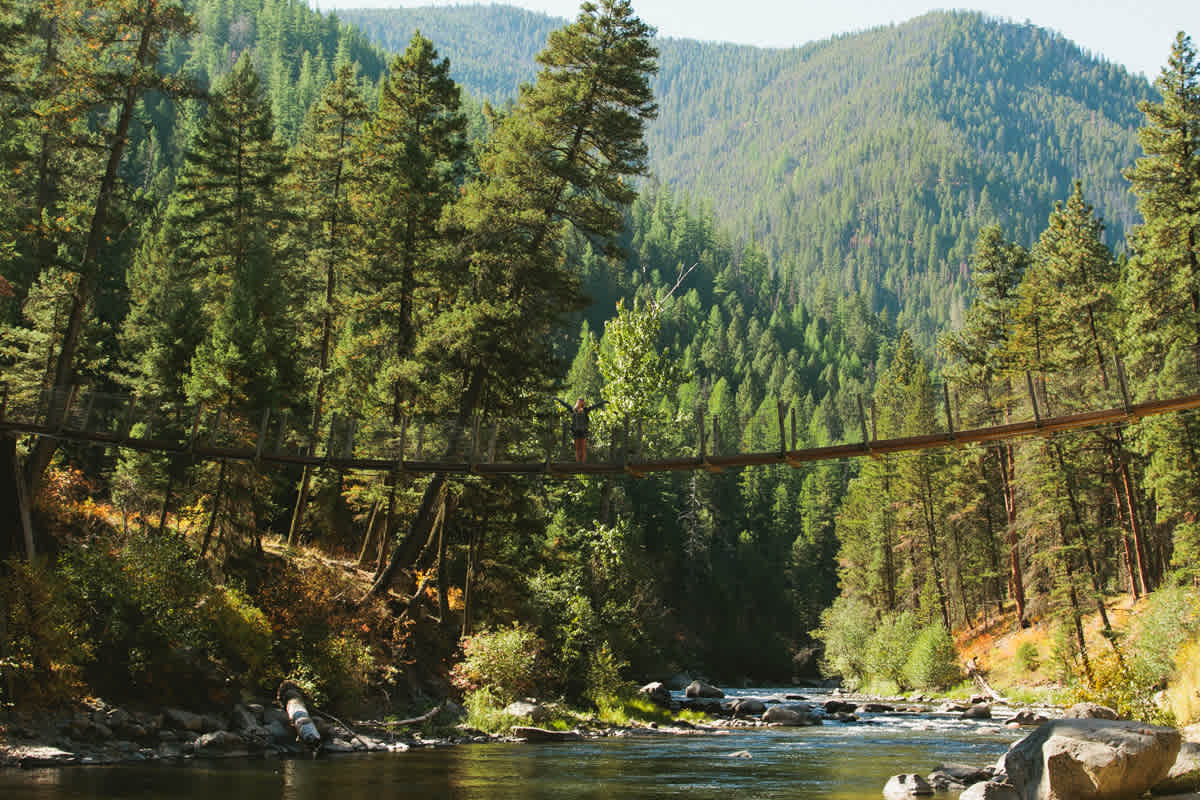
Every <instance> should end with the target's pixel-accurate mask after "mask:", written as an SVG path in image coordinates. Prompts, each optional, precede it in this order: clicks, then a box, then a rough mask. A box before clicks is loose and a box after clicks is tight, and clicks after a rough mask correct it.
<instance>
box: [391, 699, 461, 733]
mask: <svg viewBox="0 0 1200 800" xmlns="http://www.w3.org/2000/svg"><path fill="white" fill-rule="evenodd" d="M445 705H446V704H445V703H438V704H437V705H436V706H434V707H433V708H431V709H429V710H428V711H426V712H425V713H424V714H422V715H421V716H419V717H413V718H412V719H402V720H398V721H396V722H385V723H383V724H384V725H385V726H386V727H388V728H403V727H404V726H405V725H423V724H425V723H426V722H429V720H431V719H433V718H434V717H436V716H437V715H438V712H439V711H441V710H442V709H443V708H444V707H445Z"/></svg>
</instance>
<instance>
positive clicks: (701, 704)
mask: <svg viewBox="0 0 1200 800" xmlns="http://www.w3.org/2000/svg"><path fill="white" fill-rule="evenodd" d="M729 705H730V707H731V708H732V704H729ZM724 706H725V704H723V703H722V702H721V701H720V700H717V699H709V698H700V697H697V698H694V699H692V700H684V701H683V702H682V703H680V704H679V707H680V708H681V709H687V710H688V711H699V712H700V713H702V714H712V715H713V716H714V717H715V716H719V715H721V714H732V713H733V712H732V710H728V709H726V708H725V707H724Z"/></svg>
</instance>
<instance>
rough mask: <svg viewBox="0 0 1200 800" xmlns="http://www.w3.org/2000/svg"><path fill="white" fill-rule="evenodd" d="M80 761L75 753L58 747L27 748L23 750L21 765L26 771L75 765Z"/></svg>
mask: <svg viewBox="0 0 1200 800" xmlns="http://www.w3.org/2000/svg"><path fill="white" fill-rule="evenodd" d="M78 760H79V757H78V756H77V755H76V754H75V753H71V752H68V751H66V750H62V749H60V748H58V747H50V746H46V747H25V748H22V750H21V755H20V761H19V763H20V765H21V766H22V767H24V768H26V769H30V768H32V767H60V766H63V765H64V764H74V763H75V762H76V761H78Z"/></svg>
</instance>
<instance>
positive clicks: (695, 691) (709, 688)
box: [683, 681, 725, 698]
mask: <svg viewBox="0 0 1200 800" xmlns="http://www.w3.org/2000/svg"><path fill="white" fill-rule="evenodd" d="M683 694H684V696H685V697H717V698H720V697H724V696H725V693H724V692H722V691H721V690H720V689H718V688H717V687H715V686H713V685H711V684H708V683H705V682H704V681H692V682H691V683H689V684H688V687H687V689H685V690H684V692H683Z"/></svg>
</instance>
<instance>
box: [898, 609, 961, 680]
mask: <svg viewBox="0 0 1200 800" xmlns="http://www.w3.org/2000/svg"><path fill="white" fill-rule="evenodd" d="M904 677H905V680H906V681H907V682H908V684H909V686H912V687H913V688H916V689H929V690H932V689H947V688H949V687H951V686H953V685H954V684H956V683H958V681H960V680H961V679H962V670H960V669H959V666H958V651H957V650H955V648H954V640H953V639H952V638H950V633H949V632H948V631H947V630H946V628H945V626H943V625H942V624H941V623H936V624H934V625H930V626H928V627H926V628H923V629H921V632H920V633H918V634H917V639H916V642H914V643H913V647H912V652H911V653H910V654H909V656H908V661H907V662H906V663H905V665H904Z"/></svg>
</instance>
